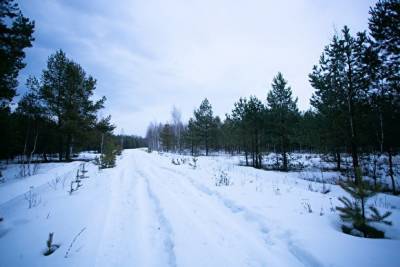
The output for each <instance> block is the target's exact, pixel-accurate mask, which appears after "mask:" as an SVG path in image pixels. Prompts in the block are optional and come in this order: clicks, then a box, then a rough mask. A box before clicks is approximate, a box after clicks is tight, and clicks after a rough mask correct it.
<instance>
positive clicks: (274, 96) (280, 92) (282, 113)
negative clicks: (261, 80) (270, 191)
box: [267, 72, 299, 171]
mask: <svg viewBox="0 0 400 267" xmlns="http://www.w3.org/2000/svg"><path fill="white" fill-rule="evenodd" d="M267 103H268V107H269V112H270V120H271V124H272V125H273V130H272V131H273V136H274V139H275V142H276V143H277V144H278V145H279V151H280V152H281V153H282V158H283V163H282V170H283V171H288V169H289V168H288V167H289V160H288V155H287V153H288V150H289V146H290V144H291V142H292V141H293V136H294V132H293V130H294V129H295V127H296V123H297V120H298V116H299V112H298V109H297V98H295V99H294V98H293V96H292V89H291V88H290V86H287V81H286V80H285V79H284V78H283V75H282V73H280V72H279V73H278V74H277V75H276V76H275V77H274V79H273V81H272V90H271V91H269V92H268V96H267Z"/></svg>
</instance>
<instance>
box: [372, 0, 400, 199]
mask: <svg viewBox="0 0 400 267" xmlns="http://www.w3.org/2000/svg"><path fill="white" fill-rule="evenodd" d="M369 13H370V15H371V17H370V18H369V31H370V35H371V36H372V41H371V43H372V47H373V52H374V53H375V54H373V55H376V59H375V60H374V62H373V63H374V64H371V61H370V62H368V63H369V66H371V65H372V66H374V67H375V68H374V69H373V70H372V71H371V72H372V75H373V78H375V79H374V83H373V86H372V88H371V92H370V93H371V95H372V106H373V107H374V109H375V114H376V121H377V123H375V124H376V125H377V126H378V127H377V129H378V133H379V134H378V137H379V138H378V139H379V143H380V151H381V153H383V152H387V153H388V155H389V173H388V174H389V176H390V178H391V181H392V190H393V193H394V194H396V193H397V192H396V186H395V185H396V183H395V180H394V170H393V155H394V154H395V153H396V152H397V151H396V148H398V147H399V145H400V143H399V139H398V137H399V136H400V126H399V125H400V2H399V1H397V0H385V1H379V2H378V3H377V4H376V5H375V6H374V7H373V8H371V9H370V12H369Z"/></svg>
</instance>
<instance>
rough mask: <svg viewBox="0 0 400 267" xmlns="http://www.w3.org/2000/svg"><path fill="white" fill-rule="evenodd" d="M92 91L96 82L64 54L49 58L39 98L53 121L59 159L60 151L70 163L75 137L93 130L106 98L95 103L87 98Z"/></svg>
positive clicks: (59, 52) (57, 53) (58, 53)
mask: <svg viewBox="0 0 400 267" xmlns="http://www.w3.org/2000/svg"><path fill="white" fill-rule="evenodd" d="M95 88H96V80H95V79H94V78H93V77H91V76H87V75H86V73H85V71H84V70H83V69H82V67H81V66H79V64H77V63H75V62H73V61H72V60H70V59H68V58H67V57H66V55H65V53H64V52H63V51H61V50H59V51H57V52H56V53H55V54H54V55H52V56H50V57H49V60H48V63H47V69H46V70H44V71H43V75H42V79H41V88H40V95H41V97H42V98H43V101H44V103H45V105H46V108H47V110H48V112H49V114H50V115H51V116H52V117H54V118H55V119H56V123H57V127H58V131H59V157H60V160H61V159H62V157H63V154H64V153H63V152H65V159H66V160H70V159H71V150H72V143H73V140H74V138H75V139H77V138H79V137H82V136H81V134H82V133H84V131H85V130H89V129H91V128H93V127H95V123H96V114H97V111H98V110H99V109H101V108H103V104H104V102H105V97H103V98H102V99H100V100H98V101H95V102H94V101H92V100H91V99H90V98H91V96H92V95H93V93H94V90H95Z"/></svg>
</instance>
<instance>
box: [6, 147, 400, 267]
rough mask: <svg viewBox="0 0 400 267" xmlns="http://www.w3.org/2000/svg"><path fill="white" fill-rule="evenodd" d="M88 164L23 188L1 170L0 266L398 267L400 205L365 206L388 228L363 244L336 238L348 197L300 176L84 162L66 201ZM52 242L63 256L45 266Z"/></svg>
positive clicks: (147, 162) (222, 165) (391, 201)
mask: <svg viewBox="0 0 400 267" xmlns="http://www.w3.org/2000/svg"><path fill="white" fill-rule="evenodd" d="M81 164H82V162H79V161H75V162H71V163H49V164H42V165H40V166H39V168H38V171H37V174H36V175H33V176H30V177H26V178H17V177H16V173H17V166H16V165H10V166H9V167H8V168H7V170H5V171H4V175H5V177H6V180H5V182H4V183H2V184H0V217H3V218H4V220H3V221H2V222H0V266H1V267H3V266H4V267H9V266H199V267H203V266H229V267H231V266H232V267H233V266H313V267H314V266H363V267H365V266H388V267H389V266H399V262H400V254H399V253H400V226H399V222H400V210H399V209H400V198H399V197H394V196H392V195H386V194H379V195H377V196H375V197H373V198H372V199H371V200H370V201H371V204H375V205H376V206H377V207H378V208H379V209H380V210H382V211H386V210H389V211H391V212H392V213H393V214H392V216H391V217H390V220H391V221H392V222H393V225H392V226H378V227H383V228H381V229H383V230H385V232H386V236H387V239H380V240H375V239H364V238H359V237H355V236H350V235H346V234H343V233H342V232H341V229H340V226H341V221H340V218H339V215H338V214H337V212H336V210H335V207H336V206H337V205H339V201H338V199H337V198H338V197H339V196H342V195H344V194H345V193H344V191H343V190H342V189H341V188H340V187H338V186H336V185H330V184H329V185H328V184H326V185H323V184H321V183H315V182H310V181H306V180H304V179H301V178H304V177H301V175H304V173H299V172H293V173H282V172H274V171H263V170H256V169H254V168H250V167H244V166H238V164H239V159H238V158H236V157H233V158H229V157H226V156H216V157H207V158H206V157H199V158H198V161H197V162H196V163H195V162H193V161H192V158H191V157H188V156H177V155H172V154H159V153H157V152H153V153H147V152H145V150H142V149H137V150H125V151H124V152H123V154H122V156H120V157H119V159H118V161H117V167H115V168H113V169H106V170H102V171H99V170H98V169H97V167H96V166H95V165H93V164H92V163H86V165H85V166H86V169H87V170H88V173H87V176H89V178H86V179H83V180H82V187H80V188H79V189H78V190H77V191H75V192H73V193H72V194H70V193H69V192H68V191H69V190H70V184H71V181H72V180H74V179H75V176H76V172H77V170H78V169H79V168H81V167H82V165H81ZM325 177H329V176H325ZM327 189H328V190H327ZM323 191H325V192H324V193H322V192H323ZM327 191H329V192H328V193H326V192H327ZM29 204H31V207H30V208H29ZM50 232H54V242H53V243H54V244H55V245H57V246H59V248H58V249H57V250H55V252H54V253H53V254H51V255H49V256H44V255H43V253H44V251H45V250H46V240H47V238H48V235H49V233H50Z"/></svg>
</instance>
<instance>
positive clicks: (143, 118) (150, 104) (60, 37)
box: [20, 0, 374, 134]
mask: <svg viewBox="0 0 400 267" xmlns="http://www.w3.org/2000/svg"><path fill="white" fill-rule="evenodd" d="M373 3H374V1H367V0H355V1H345V0H338V1H323V0H320V1H311V0H303V1H261V0H260V1H256V0H254V1H243V0H238V1H228V0H220V1H212V0H202V1H182V0H170V1H162V0H147V1H128V0H123V1H105V0H101V1H98V0H97V1H79V0H73V1H71V0H59V1H55V0H31V1H25V2H22V3H20V5H21V8H22V9H23V12H24V13H25V15H27V16H29V17H31V18H33V19H34V20H35V21H36V32H35V37H36V41H35V43H34V47H33V48H31V49H29V50H28V51H27V63H28V66H27V68H25V69H24V70H23V72H22V73H21V75H20V80H21V86H20V91H21V92H22V91H23V90H24V88H23V82H22V81H23V80H24V79H26V77H27V75H28V74H34V75H40V70H41V69H43V68H44V67H45V63H46V59H47V57H48V56H49V55H50V54H51V53H53V52H54V51H55V50H56V49H59V48H61V49H63V50H64V51H65V52H66V53H67V54H68V56H69V57H71V58H73V59H74V60H76V61H77V62H79V63H80V64H81V65H82V66H83V67H84V68H85V69H86V70H87V72H88V73H89V74H91V75H93V76H94V77H95V78H97V80H98V90H97V97H100V96H102V95H106V96H107V99H108V101H107V105H106V110H105V111H103V114H104V115H106V114H108V113H110V114H111V115H112V116H113V121H114V122H115V123H116V124H117V125H118V128H119V129H118V130H117V131H119V130H120V129H121V128H124V131H125V133H135V134H144V133H145V129H146V127H147V124H148V123H149V122H150V121H153V120H157V121H164V120H168V119H169V113H170V109H171V107H172V105H174V104H175V105H176V106H177V107H179V108H180V109H181V110H182V112H183V117H184V119H188V118H189V117H190V116H191V113H192V111H193V109H194V108H195V107H197V106H198V105H199V103H200V101H201V100H202V98H204V97H208V98H209V100H210V101H211V103H212V104H213V107H214V110H215V112H216V114H218V115H220V116H222V117H223V115H224V114H225V113H227V112H229V111H230V110H231V108H232V106H233V103H234V102H235V101H236V100H237V99H238V98H239V97H242V96H249V95H250V94H251V95H256V96H258V97H259V98H260V99H262V100H265V98H266V94H267V91H268V90H269V88H270V83H271V81H272V78H273V76H274V75H275V74H276V73H277V72H278V71H282V72H283V74H284V76H285V77H286V79H288V80H289V84H290V85H291V86H292V89H293V91H294V94H295V95H296V96H298V97H299V106H300V108H301V109H307V108H308V105H309V102H308V101H309V97H310V96H311V94H312V89H311V87H310V85H309V83H308V77H307V75H308V73H309V72H310V71H311V68H312V66H313V65H314V64H315V63H317V61H318V58H319V55H320V53H321V52H322V49H323V47H324V46H325V45H326V44H327V43H328V42H329V40H330V38H331V35H332V33H333V32H334V30H335V27H336V28H337V29H340V28H341V27H342V26H343V25H344V24H347V25H349V26H350V28H351V29H352V31H353V32H356V31H360V30H364V29H366V28H367V19H368V9H369V6H371V5H372V4H373Z"/></svg>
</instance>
